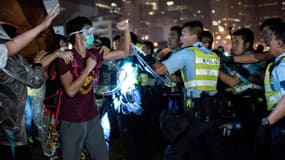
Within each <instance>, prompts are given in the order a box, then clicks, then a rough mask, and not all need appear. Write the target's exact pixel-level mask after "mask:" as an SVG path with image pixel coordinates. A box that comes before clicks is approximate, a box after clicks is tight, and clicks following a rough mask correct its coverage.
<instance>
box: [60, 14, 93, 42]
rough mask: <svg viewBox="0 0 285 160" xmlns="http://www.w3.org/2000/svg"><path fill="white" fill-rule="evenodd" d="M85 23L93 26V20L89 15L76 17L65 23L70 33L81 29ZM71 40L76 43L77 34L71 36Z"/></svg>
mask: <svg viewBox="0 0 285 160" xmlns="http://www.w3.org/2000/svg"><path fill="white" fill-rule="evenodd" d="M85 25H90V26H92V22H91V21H90V20H89V19H88V18H87V17H83V16H78V17H75V18H73V19H71V20H69V21H68V22H67V23H66V24H65V29H66V34H67V35H69V34H70V33H72V32H76V31H80V30H81V29H82V28H83V27H84V26H85ZM69 40H70V42H71V43H72V44H74V43H75V35H71V36H69Z"/></svg>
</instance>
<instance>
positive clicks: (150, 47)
mask: <svg viewBox="0 0 285 160" xmlns="http://www.w3.org/2000/svg"><path fill="white" fill-rule="evenodd" d="M142 44H143V45H145V46H146V47H147V48H148V49H150V51H151V54H153V53H154V45H153V43H152V42H151V41H143V43H142Z"/></svg>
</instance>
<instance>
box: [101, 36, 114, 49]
mask: <svg viewBox="0 0 285 160" xmlns="http://www.w3.org/2000/svg"><path fill="white" fill-rule="evenodd" d="M99 40H100V41H101V45H102V46H106V47H108V48H111V41H110V39H109V38H108V37H100V38H99Z"/></svg>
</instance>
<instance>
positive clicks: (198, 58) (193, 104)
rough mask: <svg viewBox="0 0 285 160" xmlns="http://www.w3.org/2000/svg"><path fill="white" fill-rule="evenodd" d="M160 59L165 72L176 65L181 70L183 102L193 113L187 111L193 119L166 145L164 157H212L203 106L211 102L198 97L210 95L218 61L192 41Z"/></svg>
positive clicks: (172, 70)
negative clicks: (184, 132) (184, 130)
mask: <svg viewBox="0 0 285 160" xmlns="http://www.w3.org/2000/svg"><path fill="white" fill-rule="evenodd" d="M193 62H194V63H193ZM162 63H163V64H164V65H165V66H166V68H167V71H168V72H169V74H172V73H174V72H175V71H177V70H179V69H181V70H182V78H183V81H184V85H185V89H186V93H185V95H186V99H187V100H186V101H185V106H186V107H187V109H189V111H190V112H192V113H193V114H192V115H191V119H192V120H193V122H192V123H191V124H190V125H189V127H188V130H187V133H186V134H185V135H184V136H183V137H182V138H180V139H179V140H178V141H177V142H175V143H174V144H171V145H168V146H167V148H166V150H165V159H166V160H168V159H171V160H176V159H177V160H178V159H179V160H182V159H189V158H191V159H192V158H193V159H207V158H209V157H213V156H214V155H213V153H214V152H216V151H217V149H218V148H217V146H215V147H214V143H211V142H210V141H211V140H214V139H215V138H209V136H212V134H210V133H209V132H208V131H209V130H210V128H211V125H210V123H209V122H210V121H211V120H210V119H209V118H210V113H209V114H207V108H209V107H211V105H212V104H210V103H208V102H210V101H205V102H206V103H203V104H202V101H200V100H202V99H204V98H205V97H211V96H213V95H214V94H215V93H216V92H217V91H216V85H217V79H218V70H219V65H220V62H219V58H218V56H217V55H216V54H214V53H213V52H211V51H210V50H208V49H206V48H205V47H204V46H203V45H202V43H201V42H196V43H194V44H193V46H192V47H186V48H183V49H181V50H179V51H178V52H177V53H175V54H173V55H171V56H170V57H169V59H167V60H165V61H163V62H162ZM205 93H206V94H205ZM210 99H211V98H210ZM197 102H198V103H197ZM207 103H208V104H207ZM201 106H203V108H204V106H205V110H204V109H202V107H201ZM204 140H205V141H206V143H205V141H204ZM216 153H217V152H216Z"/></svg>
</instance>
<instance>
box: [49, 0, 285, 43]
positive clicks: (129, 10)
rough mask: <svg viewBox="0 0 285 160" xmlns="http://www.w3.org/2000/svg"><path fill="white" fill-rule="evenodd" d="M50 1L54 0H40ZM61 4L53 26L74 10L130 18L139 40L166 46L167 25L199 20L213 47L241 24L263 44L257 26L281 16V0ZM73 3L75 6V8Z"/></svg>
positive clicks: (87, 0)
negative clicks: (210, 37) (211, 39)
mask: <svg viewBox="0 0 285 160" xmlns="http://www.w3.org/2000/svg"><path fill="white" fill-rule="evenodd" d="M51 1H55V2H56V1H58V0H44V2H49V3H50V2H51ZM61 5H62V8H64V10H63V11H62V13H61V15H62V14H65V15H64V16H62V17H60V18H59V19H60V21H61V22H59V21H58V22H55V23H56V24H55V25H56V26H61V25H63V23H64V22H65V21H66V19H65V18H68V17H69V16H70V15H73V14H74V13H81V15H86V16H89V17H90V18H91V19H97V18H98V17H102V19H103V21H105V20H109V21H112V23H113V26H115V22H117V21H118V20H120V19H122V17H123V18H125V17H126V18H129V20H130V21H129V22H130V27H131V30H132V31H133V32H134V33H136V34H137V35H138V36H139V37H140V40H150V41H152V42H157V44H158V45H157V47H166V45H167V43H166V41H167V35H168V32H169V29H170V27H171V26H173V25H182V24H183V23H185V22H187V21H189V20H200V21H202V23H203V24H204V26H205V27H206V28H207V29H208V30H209V31H211V32H212V33H213V36H214V41H215V43H214V47H215V46H218V45H227V46H228V47H230V44H231V36H230V32H234V31H236V30H237V29H240V28H242V27H247V28H250V29H251V30H253V31H254V34H255V37H256V39H255V41H256V44H264V41H263V40H262V37H261V34H260V31H259V28H258V27H259V25H260V24H261V22H263V21H264V20H265V19H268V18H273V17H281V18H282V17H285V12H284V10H285V1H284V0H274V1H273V0H270V1H269V0H252V1H249V0H247V1H241V0H227V1H224V0H199V1H197V0H187V1H185V0H166V1H160V0H140V1H134V0H104V1H102V0H100V1H94V0H84V1H78V0H68V1H64V3H62V4H61ZM51 6H52V5H51ZM74 6H78V7H77V8H76V9H75V8H74ZM86 6H87V7H86ZM72 7H73V8H72ZM113 28H115V27H113ZM110 33H112V35H111V36H110V37H109V38H112V36H113V35H115V34H116V31H110Z"/></svg>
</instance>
